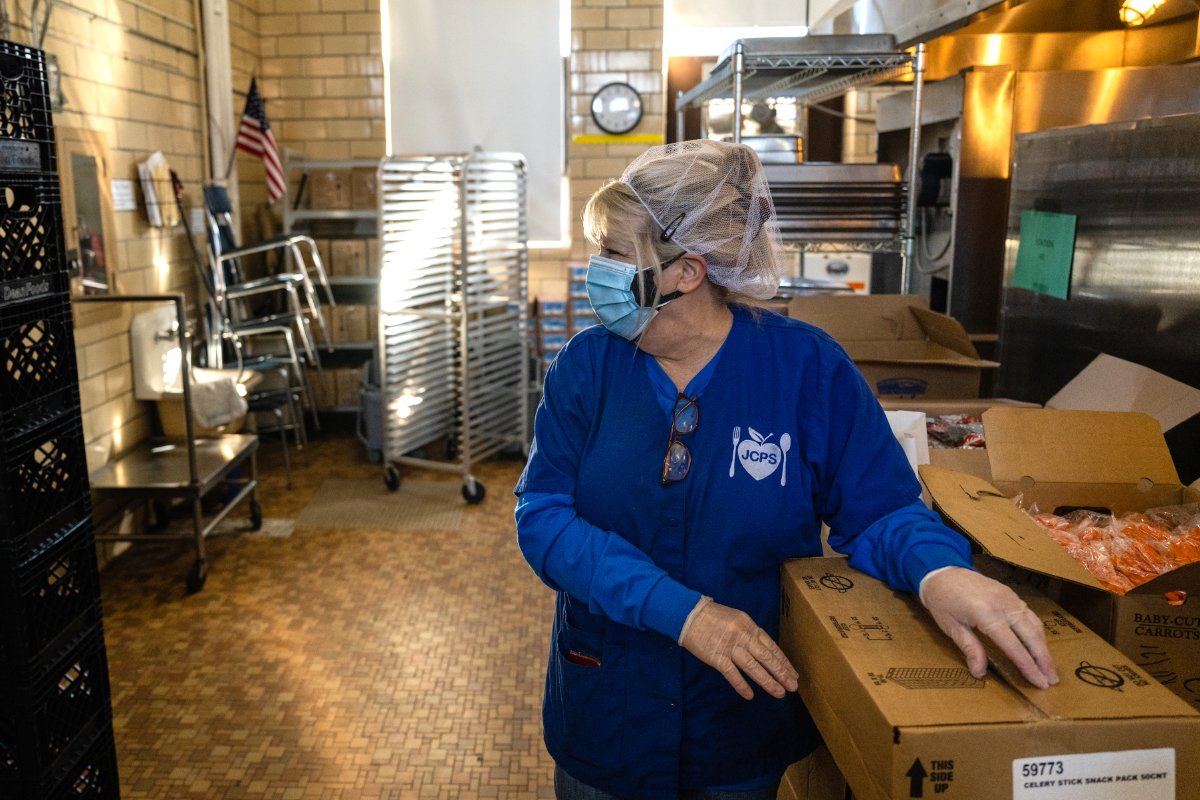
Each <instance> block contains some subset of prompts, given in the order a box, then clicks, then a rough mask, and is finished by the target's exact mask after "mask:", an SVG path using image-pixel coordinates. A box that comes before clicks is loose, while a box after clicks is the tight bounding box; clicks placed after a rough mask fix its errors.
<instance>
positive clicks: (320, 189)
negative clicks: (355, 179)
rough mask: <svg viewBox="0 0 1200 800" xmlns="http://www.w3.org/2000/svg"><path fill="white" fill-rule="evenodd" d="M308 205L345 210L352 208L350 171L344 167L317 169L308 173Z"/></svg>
mask: <svg viewBox="0 0 1200 800" xmlns="http://www.w3.org/2000/svg"><path fill="white" fill-rule="evenodd" d="M308 197H309V207H310V208H315V209H322V210H325V209H328V210H334V211H345V210H348V209H351V208H353V205H352V204H351V203H352V197H351V182H350V173H349V171H348V170H344V169H319V170H313V171H311V172H309V173H308Z"/></svg>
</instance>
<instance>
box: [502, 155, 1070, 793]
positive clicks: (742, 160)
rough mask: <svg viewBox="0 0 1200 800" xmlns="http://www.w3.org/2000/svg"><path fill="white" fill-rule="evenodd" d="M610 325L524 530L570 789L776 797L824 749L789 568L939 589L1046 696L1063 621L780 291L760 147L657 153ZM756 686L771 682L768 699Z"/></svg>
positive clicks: (617, 266) (623, 227)
mask: <svg viewBox="0 0 1200 800" xmlns="http://www.w3.org/2000/svg"><path fill="white" fill-rule="evenodd" d="M584 223H585V228H586V232H587V235H588V237H589V239H591V240H592V241H593V242H595V243H596V244H597V245H598V246H599V248H600V252H599V255H597V256H593V257H592V259H591V261H590V263H589V269H588V276H587V287H588V294H589V297H590V299H591V302H592V307H593V308H594V309H595V311H596V313H597V315H598V316H599V317H600V321H601V322H602V323H603V324H602V326H596V327H593V328H590V329H588V330H585V331H583V332H582V333H580V334H579V335H577V336H575V337H574V338H573V339H572V340H571V341H570V342H569V343H568V344H567V346H566V347H565V348H564V349H563V350H562V352H561V353H560V354H559V356H558V358H557V359H556V360H555V362H554V364H553V365H552V366H551V367H550V369H549V371H548V372H547V375H546V382H545V392H544V395H543V398H542V402H541V405H540V406H539V407H538V412H537V418H536V422H535V437H534V443H533V447H532V448H531V451H530V455H529V461H528V463H527V465H526V467H525V471H524V473H523V474H522V475H521V478H520V481H519V482H518V484H517V487H516V493H517V495H518V497H519V500H518V503H517V510H516V518H517V535H518V541H519V544H520V547H521V550H522V552H523V553H524V555H525V558H526V559H527V560H528V561H529V564H530V565H531V566H532V567H533V569H534V571H535V572H536V573H537V574H538V576H539V577H540V578H541V579H542V580H543V581H545V582H546V583H547V584H548V585H549V586H550V587H551V588H553V589H555V590H556V591H557V592H558V596H557V603H556V612H555V617H554V626H553V631H552V637H551V648H550V662H549V667H548V671H547V676H546V694H545V700H544V708H543V722H544V726H545V737H546V745H547V748H548V750H549V752H550V755H551V756H552V757H553V758H554V760H555V763H556V771H555V786H556V791H557V795H558V797H559V798H564V800H566V799H569V798H588V799H589V800H606V799H607V798H648V799H653V798H730V799H731V800H732V798H739V799H740V800H759V798H774V796H775V791H776V789H777V787H778V785H779V781H780V778H781V776H782V774H783V771H784V770H785V769H786V768H787V766H788V765H789V764H790V763H792V762H794V761H797V760H799V759H801V758H802V757H804V756H806V755H808V754H809V753H811V752H812V751H813V749H814V748H815V747H816V746H817V745H818V744H819V741H820V740H819V737H818V734H817V732H816V730H815V727H814V725H813V723H812V720H811V719H810V717H809V715H808V713H807V712H806V711H805V709H804V706H803V704H802V703H801V702H800V700H799V698H798V696H797V695H796V693H795V689H796V685H797V673H796V671H795V669H794V668H793V667H792V665H791V664H790V663H789V662H788V660H787V658H786V657H785V656H784V655H783V653H782V652H781V651H780V649H779V648H778V646H777V645H776V644H775V640H776V639H777V638H778V633H779V609H778V604H779V592H780V587H779V567H780V564H781V563H782V562H783V561H784V560H785V559H788V558H794V557H797V556H814V555H819V554H820V553H821V542H820V529H821V523H822V522H825V523H827V524H828V525H829V528H830V535H829V542H830V545H831V546H832V547H834V548H835V549H836V550H838V551H839V552H843V553H845V554H847V555H848V556H849V559H850V563H851V564H852V565H853V566H854V567H856V568H858V569H861V570H863V571H865V572H867V573H869V574H871V575H874V576H876V577H878V578H880V579H881V580H883V581H885V582H886V583H887V584H888V585H890V586H892V587H893V588H895V589H898V590H903V591H908V592H914V593H919V594H920V597H921V599H922V601H923V602H924V604H925V605H926V607H927V608H928V609H929V610H930V612H931V613H932V614H933V617H934V619H935V620H936V621H937V622H938V624H939V625H940V626H941V627H942V629H943V630H944V631H945V632H946V633H947V634H948V635H950V636H951V637H952V639H953V640H954V641H955V643H956V644H957V645H958V646H959V647H960V648H961V649H962V651H963V653H964V655H965V657H966V660H967V664H968V666H969V668H970V670H971V671H972V672H973V673H974V674H975V675H977V676H982V675H983V673H984V670H985V669H986V656H985V654H984V650H983V646H982V644H981V642H980V640H979V639H978V638H977V635H976V633H975V631H981V632H983V633H984V634H985V635H986V636H988V637H989V638H990V639H991V640H992V641H993V642H995V643H996V645H997V646H999V647H1000V648H1001V649H1002V650H1004V651H1005V652H1006V653H1007V654H1008V656H1009V657H1010V658H1011V659H1012V660H1013V662H1014V663H1015V664H1016V666H1017V667H1018V668H1020V669H1021V671H1022V672H1023V673H1024V674H1025V676H1026V677H1027V678H1028V679H1029V680H1030V681H1031V682H1032V683H1034V684H1035V685H1037V686H1041V687H1045V686H1047V685H1049V684H1051V683H1055V682H1057V677H1056V675H1055V672H1054V667H1053V664H1052V663H1051V660H1050V657H1049V654H1048V652H1047V650H1046V645H1045V640H1044V635H1043V631H1042V626H1041V624H1040V622H1039V621H1038V619H1037V618H1036V617H1035V616H1034V615H1033V614H1032V613H1031V612H1029V610H1028V609H1027V608H1026V607H1025V605H1024V604H1023V603H1022V602H1021V601H1020V600H1019V599H1018V598H1017V597H1016V595H1015V594H1013V592H1012V591H1011V590H1009V589H1008V588H1007V587H1005V586H1002V585H1001V584H999V583H996V582H995V581H991V580H989V579H987V578H985V577H983V576H981V575H979V574H978V573H976V572H973V571H972V570H971V569H970V564H971V562H970V554H969V550H968V548H967V545H966V543H965V541H964V540H963V539H962V538H961V537H960V536H958V535H957V534H955V533H953V532H952V531H950V530H949V529H947V528H946V527H944V526H943V525H942V524H941V523H940V522H939V521H938V519H937V517H936V516H935V515H934V514H932V513H931V512H930V511H929V510H928V509H926V508H925V507H924V506H923V505H922V504H921V502H920V499H919V495H920V487H919V486H918V484H917V481H916V479H915V477H914V476H913V473H912V470H911V468H910V467H909V466H908V463H907V461H906V460H905V457H904V454H903V452H902V450H901V448H900V447H899V445H898V444H897V443H896V440H895V438H894V437H893V435H892V433H891V431H890V428H889V426H888V423H887V420H886V417H885V416H884V414H883V412H882V410H881V409H880V407H879V404H878V402H877V401H876V400H875V399H874V397H873V396H872V395H871V391H870V389H869V387H868V386H867V385H866V383H865V381H864V380H863V379H862V377H861V376H860V374H859V372H858V370H857V369H856V368H855V366H854V364H853V363H852V362H851V361H850V360H849V358H848V357H847V356H846V354H845V353H844V352H843V351H842V349H841V348H840V347H839V346H838V345H837V344H836V343H835V342H834V341H833V340H832V339H830V338H829V336H827V335H826V334H825V333H823V332H822V331H820V330H819V329H817V328H814V327H812V326H810V325H807V324H805V323H803V322H800V321H798V320H793V319H786V318H783V317H780V316H778V315H775V314H772V313H769V312H766V311H763V310H761V309H756V308H755V304H756V303H757V302H759V301H761V300H764V299H767V298H770V297H772V296H773V295H774V294H775V291H776V289H777V287H778V282H779V274H780V265H781V254H780V251H779V236H778V227H777V224H776V221H775V214H774V208H773V206H772V203H771V198H770V194H769V192H768V189H767V185H766V180H765V178H764V176H763V174H762V168H761V166H760V165H759V162H758V158H757V156H756V154H755V153H754V151H753V150H752V149H750V148H749V147H746V146H745V145H739V144H723V143H717V142H713V141H707V140H703V141H695V142H684V143H680V144H673V145H666V146H663V147H655V148H651V149H650V150H649V151H647V152H646V153H645V154H644V155H642V156H640V157H639V158H638V159H637V160H635V161H634V162H633V163H632V164H631V165H630V166H629V168H628V169H626V171H625V173H624V175H623V176H622V177H621V179H620V180H618V181H613V182H611V183H609V184H607V185H606V186H604V187H603V188H602V189H600V190H599V191H598V192H597V193H596V194H595V195H594V196H593V197H592V198H591V200H590V201H589V203H588V205H587V208H586V209H585V212H584ZM755 687H757V688H755Z"/></svg>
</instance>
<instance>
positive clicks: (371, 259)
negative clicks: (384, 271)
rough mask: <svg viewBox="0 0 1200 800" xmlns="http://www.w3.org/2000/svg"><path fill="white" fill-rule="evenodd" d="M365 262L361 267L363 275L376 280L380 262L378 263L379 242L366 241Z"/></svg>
mask: <svg viewBox="0 0 1200 800" xmlns="http://www.w3.org/2000/svg"><path fill="white" fill-rule="evenodd" d="M366 242H367V261H366V263H365V264H364V265H363V274H364V275H366V276H367V277H369V278H378V277H379V269H380V261H379V256H380V252H379V240H378V239H367V240H366Z"/></svg>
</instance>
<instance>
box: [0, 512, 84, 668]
mask: <svg viewBox="0 0 1200 800" xmlns="http://www.w3.org/2000/svg"><path fill="white" fill-rule="evenodd" d="M86 505H87V504H86V502H83V501H81V502H80V503H79V506H80V508H79V510H78V515H79V517H80V519H79V520H78V521H75V522H72V523H71V524H69V525H67V526H65V527H64V528H62V529H61V530H59V531H58V532H57V533H56V534H55V535H54V536H53V537H52V538H50V539H48V540H47V541H46V542H45V543H43V544H42V545H41V546H40V547H38V548H37V549H36V550H35V551H33V553H32V554H30V555H29V556H28V557H27V558H25V559H24V560H22V561H20V563H16V559H8V558H4V557H3V556H0V680H4V681H11V680H14V679H15V678H16V676H19V675H21V674H25V673H27V672H28V671H29V669H31V668H32V665H34V664H35V663H37V662H39V661H42V660H44V656H43V653H44V651H46V650H47V649H48V648H51V647H53V646H54V645H55V644H57V643H59V642H61V640H63V639H64V638H69V639H74V637H75V636H76V635H78V634H79V633H80V632H81V631H83V630H86V629H88V628H91V627H93V626H94V625H95V624H96V623H97V622H99V621H100V586H99V572H98V569H97V565H96V538H95V536H93V535H92V525H91V520H90V518H89V516H88V514H87V507H86ZM3 562H12V563H3Z"/></svg>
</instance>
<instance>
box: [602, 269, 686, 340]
mask: <svg viewBox="0 0 1200 800" xmlns="http://www.w3.org/2000/svg"><path fill="white" fill-rule="evenodd" d="M647 277H650V276H647ZM637 279H638V270H637V267H635V266H634V265H633V264H626V263H625V262H623V261H617V260H615V259H611V258H605V257H604V256H592V257H591V258H590V259H589V260H588V271H587V281H586V285H587V293H588V301H589V302H590V303H591V304H592V310H593V311H595V312H596V316H598V317H599V318H600V323H601V324H602V325H604V327H605V328H607V329H608V330H610V331H612V332H613V333H615V334H616V335H617V336H620V337H622V338H625V339H628V340H629V341H633V340H635V339H637V338H638V337H639V336H641V335H642V334H643V333H644V332H645V331H646V328H647V327H648V326H649V325H650V322H651V320H653V319H654V318H655V317H656V316H658V309H660V308H662V307H663V306H665V305H666V304H667V303H669V302H670V301H672V300H674V299H675V298H676V297H679V296H680V295H681V294H682V292H672V293H671V294H669V295H665V296H663V297H660V298H659V299H658V304H657V305H655V306H653V307H650V306H644V305H642V303H641V302H639V300H640V299H641V297H640V296H639V294H640V295H641V296H646V295H648V297H646V302H647V303H650V302H652V301H653V297H654V293H655V290H654V284H653V281H650V280H648V281H643V282H642V283H644V284H645V286H643V287H635V285H634V284H635V282H636V281H637ZM639 288H641V290H642V291H641V292H640V293H639V291H638V289H639Z"/></svg>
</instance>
